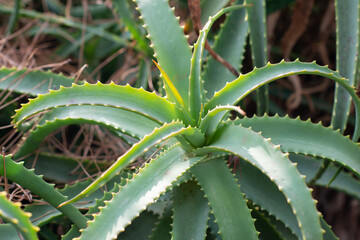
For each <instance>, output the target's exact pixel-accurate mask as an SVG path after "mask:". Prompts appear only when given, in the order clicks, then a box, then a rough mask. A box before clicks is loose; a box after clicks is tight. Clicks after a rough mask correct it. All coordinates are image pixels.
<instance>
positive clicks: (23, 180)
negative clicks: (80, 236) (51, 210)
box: [0, 155, 87, 228]
mask: <svg viewBox="0 0 360 240" xmlns="http://www.w3.org/2000/svg"><path fill="white" fill-rule="evenodd" d="M5 169H6V177H7V178H8V179H10V180H11V181H13V182H16V183H18V184H20V185H21V186H22V187H24V188H27V189H29V190H30V191H31V192H32V193H34V194H36V195H38V196H40V197H41V198H42V199H44V200H45V201H46V202H48V203H49V204H51V205H52V206H53V207H57V206H58V205H59V204H60V203H62V202H63V201H66V198H65V197H64V196H63V195H62V194H60V193H59V192H58V191H56V190H55V189H54V186H53V185H52V184H48V183H47V182H45V181H44V180H43V179H42V178H41V176H37V175H35V174H34V170H28V169H26V168H25V167H24V166H23V163H22V162H20V163H16V162H14V161H13V160H12V159H11V155H7V156H6V157H5ZM0 175H2V176H4V166H3V164H0ZM59 210H60V211H61V212H62V213H63V214H64V215H65V216H67V217H68V218H69V219H70V220H71V221H72V222H73V223H74V224H76V225H77V226H78V227H80V228H84V227H86V220H87V218H85V217H84V216H83V215H82V214H81V213H80V211H79V210H78V209H77V208H75V207H74V206H73V205H68V206H64V207H61V208H59Z"/></svg>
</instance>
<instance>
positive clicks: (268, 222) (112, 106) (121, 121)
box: [0, 0, 360, 239]
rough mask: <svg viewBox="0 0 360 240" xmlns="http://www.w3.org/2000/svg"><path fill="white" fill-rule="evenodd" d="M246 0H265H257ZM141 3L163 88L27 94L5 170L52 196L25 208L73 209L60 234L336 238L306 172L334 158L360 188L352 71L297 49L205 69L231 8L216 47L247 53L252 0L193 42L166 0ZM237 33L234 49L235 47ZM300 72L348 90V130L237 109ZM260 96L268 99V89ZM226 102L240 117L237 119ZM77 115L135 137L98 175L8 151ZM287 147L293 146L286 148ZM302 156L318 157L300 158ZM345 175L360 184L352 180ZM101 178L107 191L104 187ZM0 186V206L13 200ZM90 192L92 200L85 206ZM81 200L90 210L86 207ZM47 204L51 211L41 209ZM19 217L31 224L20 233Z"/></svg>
mask: <svg viewBox="0 0 360 240" xmlns="http://www.w3.org/2000/svg"><path fill="white" fill-rule="evenodd" d="M225 2H226V1H225ZM247 2H249V3H254V4H255V2H256V4H257V5H259V6H262V5H261V1H247ZM135 3H136V4H137V7H138V10H139V12H140V14H141V18H142V19H143V21H144V23H145V28H146V30H147V32H148V34H149V35H148V38H149V39H150V40H151V42H152V45H151V46H152V49H153V50H154V52H155V55H154V56H155V58H156V61H154V63H155V64H156V66H157V67H158V69H159V70H160V73H161V77H162V79H163V84H164V88H165V92H166V96H164V97H162V96H158V95H157V94H156V93H150V92H147V91H145V90H144V89H141V88H134V87H131V86H129V85H126V86H120V85H116V84H113V83H111V84H102V83H100V82H98V83H97V84H89V83H84V84H82V85H76V84H73V85H72V86H71V87H70V86H66V87H61V88H60V89H54V90H50V92H48V93H42V94H39V95H38V96H37V97H36V98H33V99H31V100H30V101H29V102H28V103H26V104H23V105H22V107H21V108H20V109H18V110H17V111H16V114H15V115H14V116H13V122H14V124H15V126H16V128H18V129H19V130H23V131H27V134H26V135H25V137H24V138H23V140H22V142H21V143H20V144H19V148H18V150H17V152H15V153H14V154H13V155H7V156H6V157H4V159H3V160H4V163H5V164H4V165H1V164H0V174H2V175H5V174H6V177H7V178H8V179H9V180H11V181H13V182H17V183H18V184H20V185H22V186H23V187H26V188H28V189H29V190H31V191H32V192H34V193H36V194H37V195H39V196H40V197H41V198H42V199H44V200H45V201H46V202H48V203H49V204H50V205H51V206H46V209H40V207H36V206H34V207H27V208H26V209H25V211H27V212H31V213H33V215H34V214H37V216H39V215H40V217H38V218H36V220H33V221H34V222H36V223H37V224H38V225H39V226H41V225H43V224H46V223H47V222H48V221H51V218H52V217H59V216H61V215H64V216H66V217H67V218H68V219H70V221H71V222H72V223H73V227H72V228H71V230H69V232H68V233H67V234H66V235H64V236H63V239H116V238H117V237H118V239H131V237H129V236H131V234H133V233H132V231H133V232H136V236H137V238H139V239H149V238H150V239H169V238H171V239H205V238H207V239H259V238H261V239H337V238H336V236H335V235H334V234H333V232H332V230H331V228H330V227H329V226H328V225H327V223H326V222H325V221H324V219H323V218H322V216H321V213H320V212H318V210H317V209H316V200H314V199H313V197H312V195H311V192H312V190H311V188H309V187H308V185H307V182H306V181H308V179H305V176H304V175H307V177H309V176H310V175H311V174H313V173H312V172H311V174H310V170H309V168H310V169H311V167H306V164H307V163H309V162H310V165H311V164H317V163H319V161H320V160H319V159H318V158H323V159H327V160H328V161H331V162H333V163H336V164H337V165H339V166H341V167H343V168H345V169H347V170H348V171H349V172H350V173H351V174H353V176H355V177H352V176H350V175H349V174H348V173H344V172H343V173H341V174H340V175H339V179H338V180H335V181H334V184H335V186H337V188H338V189H340V190H343V191H345V192H348V193H350V194H352V195H355V196H356V194H357V196H360V194H359V186H360V185H359V181H358V180H357V178H358V177H359V176H360V162H359V156H360V146H359V144H358V143H357V142H358V140H359V137H360V126H359V125H360V116H359V114H360V98H359V97H358V96H357V95H356V92H355V90H354V88H353V87H352V86H350V85H349V84H348V81H347V79H345V78H344V77H343V76H342V75H340V74H339V73H338V72H336V71H333V70H330V69H329V68H327V67H324V66H319V65H317V64H316V63H315V62H312V63H305V62H300V61H299V60H296V61H293V62H284V61H282V62H280V63H277V64H270V63H268V64H266V65H265V66H263V67H261V68H254V70H253V71H251V72H249V73H247V74H241V75H240V76H239V77H237V78H235V77H233V76H232V75H230V74H228V72H227V69H225V68H223V67H217V69H216V70H214V68H213V67H212V66H213V65H216V64H215V63H214V62H212V61H211V60H209V61H208V62H207V63H206V66H205V67H204V68H203V55H204V49H205V42H206V38H207V34H208V33H209V31H210V29H211V26H212V24H213V23H214V22H215V21H216V20H217V19H218V18H219V17H220V16H222V15H223V14H225V13H228V12H229V15H228V16H227V19H226V22H225V23H224V26H223V28H222V29H221V31H220V33H219V37H218V39H217V42H216V43H215V46H214V49H217V50H218V51H219V52H221V51H223V52H224V54H225V55H226V56H227V57H228V58H227V59H229V62H230V63H231V64H233V65H237V66H238V65H240V64H241V61H242V58H241V56H242V54H243V46H244V45H245V39H246V35H247V32H248V31H247V28H248V23H247V22H246V19H247V18H246V11H248V10H247V8H251V7H252V5H240V6H231V7H228V8H224V9H222V10H220V11H219V12H218V13H217V14H215V15H214V16H212V17H210V18H209V20H208V21H207V22H206V24H205V25H204V27H203V29H202V30H201V31H200V34H199V37H198V40H197V42H196V43H195V44H194V46H193V49H191V47H190V46H189V45H188V43H187V40H186V37H185V36H184V34H183V32H182V29H181V27H180V26H179V24H178V21H177V19H176V18H175V17H174V14H173V11H172V10H171V8H170V7H169V5H168V3H167V1H165V0H158V1H150V0H136V1H135ZM237 3H238V4H242V3H243V1H242V0H239V1H237ZM263 10H264V9H262V10H261V11H263ZM208 11H209V12H210V11H211V9H209V10H208ZM205 12H206V11H205ZM255 13H256V14H260V15H261V14H263V12H260V13H259V12H256V11H255ZM255 13H254V11H249V12H248V14H250V15H251V14H255ZM159 16H161V17H159ZM252 17H253V16H252ZM250 19H251V17H250ZM241 21H242V22H241ZM235 22H236V23H237V24H239V28H241V29H240V30H239V31H237V32H236V33H233V32H231V31H230V30H229V29H230V28H231V26H233V24H234V23H235ZM239 22H240V23H239ZM261 24H263V21H258V23H250V28H251V29H250V31H253V32H256V31H255V30H254V29H256V28H257V27H259V29H263V28H262V27H263V26H259V25H261ZM159 26H161V28H160V27H159ZM259 29H257V31H258V32H259ZM229 34H233V37H234V38H235V37H236V38H237V39H240V41H239V42H238V41H234V42H233V43H232V44H230V45H229V44H227V42H226V41H224V39H226V38H228V36H229ZM144 43H145V41H143V42H142V44H144ZM239 44H240V47H237V48H236V51H228V50H229V49H230V50H231V49H232V46H233V45H234V46H235V45H236V46H238V45H239ZM143 48H144V49H147V48H146V47H143ZM146 51H148V50H146ZM255 55H256V53H255ZM262 55H264V54H262ZM265 55H266V52H265ZM239 56H240V57H239ZM263 57H264V56H263ZM255 58H257V57H254V59H255ZM258 61H263V60H258ZM259 64H262V63H259ZM4 71H5V70H4ZM209 72H211V74H210V73H209ZM294 74H313V75H318V76H322V77H326V78H328V79H330V80H332V81H334V82H336V83H337V84H338V85H339V86H341V87H342V89H343V90H344V91H346V92H347V94H349V96H350V97H351V99H352V101H353V103H354V106H355V110H356V118H355V119H356V121H355V129H354V132H353V134H352V140H351V139H350V138H349V137H346V136H343V135H342V134H341V133H340V132H339V131H334V130H333V129H332V128H328V127H324V126H322V125H321V124H313V123H312V122H311V121H302V120H300V119H299V118H297V119H291V118H289V117H279V116H277V115H276V116H269V115H264V116H261V117H260V116H254V117H252V118H247V117H242V116H241V115H242V114H243V111H242V110H241V109H240V108H239V107H238V106H236V104H237V103H239V102H240V101H241V100H243V99H244V98H245V97H246V96H248V95H249V94H250V93H251V92H253V91H255V90H257V89H259V88H260V87H262V86H265V85H266V84H268V83H270V82H273V81H275V80H277V79H281V78H284V77H286V76H290V75H294ZM61 78H63V77H61ZM214 82H216V84H215V85H214V84H212V83H214ZM59 84H61V83H59ZM214 86H215V87H214ZM19 91H20V90H19ZM265 95H266V94H265ZM261 101H265V102H266V98H263V99H261ZM230 111H232V112H235V113H236V114H238V116H239V117H240V118H237V119H235V120H230V119H229V118H228V114H229V112H230ZM43 112H44V114H43V115H39V113H43ZM261 112H263V111H261ZM34 118H35V119H36V121H34V120H33V119H34ZM30 119H31V120H30ZM29 120H30V121H29ZM78 123H90V124H98V125H101V126H103V127H106V128H108V129H110V130H111V131H112V132H114V133H115V134H117V135H118V136H130V137H132V138H134V139H137V140H138V141H137V142H135V143H134V144H133V145H132V146H131V147H130V149H129V150H128V151H127V152H126V153H124V154H123V155H122V156H120V157H119V158H118V159H117V160H116V161H115V162H114V163H113V164H112V165H111V166H110V167H109V168H107V169H106V170H105V171H104V172H103V173H102V174H101V175H100V176H99V177H97V178H96V179H95V180H94V181H87V182H83V183H81V182H79V183H76V184H74V185H73V186H67V187H66V188H65V189H62V190H61V191H59V190H56V189H54V188H53V187H52V185H50V184H48V183H46V182H45V181H44V180H43V179H42V178H41V177H39V176H37V175H36V174H35V173H34V172H33V170H28V169H26V168H25V167H24V166H23V163H15V162H14V161H13V160H17V159H22V158H26V156H28V155H29V154H31V153H32V152H34V151H35V150H36V149H38V147H39V146H40V144H41V143H42V141H43V140H44V139H45V138H46V137H47V136H48V135H49V134H50V133H52V132H54V131H55V130H56V129H58V128H60V127H61V126H64V125H69V124H78ZM32 124H35V125H34V126H33V127H32V128H31V125H32ZM29 125H30V127H29ZM154 148H155V149H156V148H162V149H161V152H160V153H158V154H155V155H154V156H153V157H152V159H151V160H150V161H147V162H145V163H144V164H143V166H142V167H140V168H139V169H137V170H136V172H131V171H129V169H128V168H127V167H128V166H129V165H130V164H131V163H133V162H134V161H135V160H136V159H137V158H138V157H140V156H142V155H144V154H146V153H147V152H148V151H149V150H154ZM289 153H292V154H294V155H292V156H294V157H290V158H289ZM303 155H311V156H313V157H310V158H308V159H306V160H303V161H302V160H301V157H303ZM229 156H237V157H239V159H240V160H239V161H240V169H238V170H237V171H235V174H233V172H232V170H231V169H230V168H229V167H228V166H227V164H226V161H227V159H228V157H229ZM315 157H317V158H315ZM292 158H294V159H292ZM299 159H300V160H299ZM59 161H60V159H59ZM61 161H63V160H61ZM297 162H298V164H299V168H297ZM25 163H26V162H25ZM318 165H319V164H318ZM318 165H316V166H318ZM300 167H301V168H300ZM331 169H332V168H330V170H331ZM311 170H312V169H311ZM299 171H300V172H301V173H300V172H299ZM303 174H304V175H303ZM344 179H345V180H344ZM350 179H351V180H350ZM349 181H352V185H353V186H354V188H353V189H351V188H350V187H349V186H348V185H347V184H346V183H348V182H349ZM319 182H321V181H319ZM321 184H323V183H321ZM104 185H106V186H107V191H105V193H104V194H103V195H102V194H101V190H100V188H101V187H102V186H104ZM0 197H1V198H0V200H1V204H2V205H1V208H4V209H6V210H9V211H10V209H13V208H15V207H14V206H11V205H9V203H8V202H6V201H5V200H4V197H3V195H1V196H0ZM84 199H87V200H88V201H89V203H87V204H88V205H86V206H85V205H84V204H85V203H84ZM95 199H98V200H96V201H95ZM82 201H83V202H82ZM81 208H85V209H87V210H88V212H87V213H86V214H85V215H83V214H82V213H81V211H80V210H79V209H81ZM49 209H51V211H52V213H51V214H52V216H44V215H41V214H40V213H41V212H46V211H49ZM0 213H1V212H0ZM9 218H11V219H14V218H18V219H19V221H10V223H11V224H12V225H14V226H16V228H17V229H20V231H21V232H22V233H23V236H24V237H25V238H26V239H37V236H36V234H35V232H36V231H37V228H36V227H33V226H32V225H31V224H29V222H28V220H29V217H28V216H27V215H26V214H24V213H23V212H21V211H20V209H16V210H14V213H13V214H12V215H11V216H10V217H9ZM138 222H140V223H138ZM154 222H157V223H156V224H152V223H154ZM12 225H6V226H4V227H3V229H4V230H3V231H4V232H11V231H13V227H12ZM131 227H133V228H131ZM24 228H25V229H26V228H27V229H29V231H28V232H27V233H25V232H26V230H24ZM140 229H141V230H140ZM15 232H16V231H15Z"/></svg>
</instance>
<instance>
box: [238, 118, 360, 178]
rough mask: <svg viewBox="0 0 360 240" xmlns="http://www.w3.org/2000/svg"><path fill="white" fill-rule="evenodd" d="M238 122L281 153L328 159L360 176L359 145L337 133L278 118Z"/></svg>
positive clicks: (316, 126)
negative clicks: (278, 147)
mask: <svg viewBox="0 0 360 240" xmlns="http://www.w3.org/2000/svg"><path fill="white" fill-rule="evenodd" d="M237 122H238V123H241V125H243V126H244V127H251V129H252V130H254V131H256V132H261V135H262V136H264V137H266V138H271V142H272V143H274V144H280V147H281V149H282V150H283V151H284V152H292V153H303V154H309V155H314V156H319V157H323V158H327V159H331V160H333V161H335V162H336V163H338V164H341V165H343V166H344V167H346V168H347V169H349V170H351V171H352V172H354V173H355V174H357V175H358V176H360V162H359V156H360V145H359V144H357V143H355V142H353V141H351V140H350V139H349V138H348V137H345V136H343V135H341V134H340V133H339V132H338V131H334V130H332V129H331V128H326V127H323V126H322V125H321V124H313V123H311V121H302V120H300V119H299V118H297V119H291V118H289V117H279V116H275V117H269V116H264V117H253V118H244V119H242V120H237ZM289 133H291V134H289Z"/></svg>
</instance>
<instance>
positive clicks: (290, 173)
mask: <svg viewBox="0 0 360 240" xmlns="http://www.w3.org/2000/svg"><path fill="white" fill-rule="evenodd" d="M207 148H209V149H207ZM210 149H214V150H215V149H218V150H220V151H226V152H230V153H232V154H235V155H238V156H240V157H242V158H244V159H246V160H247V161H249V162H250V163H251V164H253V165H254V166H256V167H257V168H259V169H260V170H261V171H262V172H263V173H264V174H266V175H267V176H268V177H269V178H270V179H271V180H272V181H273V182H274V183H275V184H276V185H277V187H278V189H279V190H280V191H281V192H282V193H283V194H284V195H285V197H286V199H287V201H288V202H289V204H290V205H291V207H292V210H293V213H294V214H295V216H296V218H297V221H298V223H299V226H301V232H302V238H303V239H307V238H310V239H321V238H322V232H321V227H320V214H319V213H318V211H317V210H316V207H315V201H314V199H313V198H312V196H311V190H310V189H309V188H308V187H307V186H306V183H305V180H304V178H305V177H303V176H301V175H300V174H299V172H298V171H297V169H296V167H295V164H293V163H292V162H290V160H289V158H288V157H287V155H286V154H283V153H282V152H281V151H280V149H279V147H275V146H274V145H273V144H271V142H270V140H267V139H264V138H263V137H262V136H261V135H260V134H258V133H256V132H254V131H252V130H250V129H248V128H244V127H242V126H239V125H234V124H231V125H225V126H222V127H220V128H219V129H218V131H217V132H216V133H215V136H214V138H213V140H212V142H211V143H210V145H209V147H205V148H204V150H210ZM204 150H203V151H204ZM199 151H200V150H199ZM295 189H296V191H295ZM205 193H206V191H205ZM304 209H307V211H304Z"/></svg>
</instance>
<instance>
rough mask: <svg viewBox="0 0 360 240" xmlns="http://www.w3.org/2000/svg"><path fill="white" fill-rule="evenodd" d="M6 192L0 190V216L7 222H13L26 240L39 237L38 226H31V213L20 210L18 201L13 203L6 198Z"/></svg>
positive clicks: (34, 239) (33, 239)
mask: <svg viewBox="0 0 360 240" xmlns="http://www.w3.org/2000/svg"><path fill="white" fill-rule="evenodd" d="M6 196H7V193H6V192H0V216H1V217H2V218H3V219H4V220H5V221H7V222H9V223H11V224H13V225H14V226H15V227H16V228H17V229H18V230H19V231H20V233H21V235H22V236H23V237H24V238H25V239H26V240H36V239H39V238H38V236H37V232H38V231H39V230H40V229H39V228H38V227H35V226H33V224H32V223H31V221H30V219H29V218H30V216H31V213H26V212H24V211H23V210H21V208H20V206H21V204H20V203H14V202H11V201H10V200H8V199H7V197H6Z"/></svg>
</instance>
